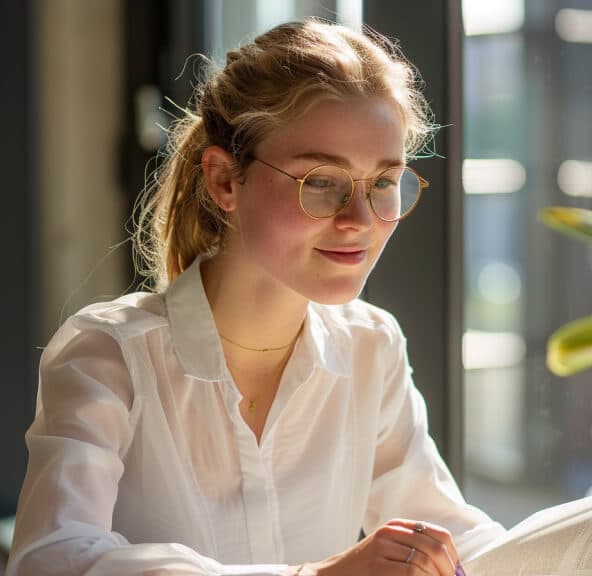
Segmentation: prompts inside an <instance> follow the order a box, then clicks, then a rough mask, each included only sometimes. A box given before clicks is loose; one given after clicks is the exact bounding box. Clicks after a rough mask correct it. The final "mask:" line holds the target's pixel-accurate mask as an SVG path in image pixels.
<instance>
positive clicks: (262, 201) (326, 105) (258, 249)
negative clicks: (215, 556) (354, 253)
mask: <svg viewBox="0 0 592 576" xmlns="http://www.w3.org/2000/svg"><path fill="white" fill-rule="evenodd" d="M404 140H405V132H404V128H403V125H402V122H401V119H400V116H399V114H398V111H397V109H396V107H395V105H394V104H393V103H392V102H389V101H388V100H385V99H380V98H366V99H357V100H349V101H346V102H336V101H329V100H327V101H321V102H319V103H318V104H316V105H315V106H313V107H312V108H310V109H309V111H308V112H307V113H306V114H305V115H304V116H303V117H301V118H299V119H297V120H295V121H293V122H291V123H290V124H288V125H287V126H285V127H283V128H282V129H279V130H277V131H275V132H273V133H272V134H271V135H270V136H269V137H268V138H266V139H265V140H264V141H263V142H262V143H261V144H260V145H259V147H258V149H257V150H256V152H255V153H256V156H257V157H259V158H261V159H262V160H264V161H266V162H269V163H270V164H272V165H274V166H277V167H279V168H281V169H282V170H284V171H286V172H288V173H290V174H293V175H294V176H297V177H302V176H303V175H304V174H305V173H306V172H307V171H308V170H310V169H311V168H313V167H315V166H318V165H319V164H323V163H326V162H321V161H318V160H316V159H311V158H294V156H295V155H298V154H302V153H308V152H320V153H325V154H332V155H338V156H340V157H343V158H344V159H346V160H347V163H348V164H347V165H343V167H346V168H348V169H349V170H350V172H351V174H352V176H353V177H354V178H356V179H357V178H368V177H371V176H374V175H375V174H377V173H378V172H379V171H380V166H379V164H380V162H381V161H383V160H384V159H385V158H387V159H390V158H392V159H398V160H400V161H403V160H404ZM365 190H366V184H357V185H356V193H355V195H354V197H353V198H352V200H351V202H350V204H349V205H348V206H347V208H345V209H344V210H343V211H342V212H340V213H339V214H337V215H336V216H334V217H332V218H327V219H322V220H315V219H313V218H310V217H309V216H307V215H306V214H305V213H304V212H303V211H302V209H301V208H300V205H299V202H298V184H297V183H296V182H294V180H292V179H290V178H289V177H287V176H286V175H284V174H281V173H279V172H277V171H276V170H273V169H272V168H270V167H268V166H265V165H264V164H262V163H260V162H253V163H252V164H251V165H250V166H249V168H248V170H247V173H246V179H245V181H244V183H243V185H242V186H241V187H240V189H239V193H238V195H237V206H236V209H235V210H234V212H232V215H231V216H232V220H233V223H234V225H235V226H236V228H237V231H236V232H235V233H233V234H231V235H230V236H229V239H228V247H229V248H230V252H231V253H233V254H235V255H236V256H238V257H239V258H240V259H241V265H240V267H241V268H243V269H244V267H245V265H247V266H248V267H251V268H252V269H251V271H250V272H249V277H250V279H252V276H251V274H254V275H255V276H258V279H259V281H263V282H264V283H265V282H269V283H271V284H277V285H278V286H282V287H284V288H288V289H290V290H292V291H294V292H296V293H298V294H300V295H301V296H303V297H304V298H306V299H308V300H313V301H316V302H321V303H325V304H338V303H343V302H347V301H349V300H351V299H353V298H355V297H356V296H358V295H359V293H360V291H361V290H362V288H363V286H364V283H365V282H366V278H367V277H368V275H369V274H370V272H371V270H372V268H373V266H374V265H375V263H376V261H377V259H378V257H379V256H380V254H381V252H382V250H383V248H384V246H385V244H386V242H387V241H388V239H389V237H390V235H391V234H392V233H393V231H394V229H395V228H396V223H392V222H384V221H382V220H380V219H379V218H377V217H376V216H375V215H374V213H373V212H372V209H371V208H370V205H369V203H368V201H367V200H366V198H365ZM343 246H356V247H360V248H364V249H366V255H365V257H364V258H363V261H362V262H360V263H359V264H355V265H344V264H342V263H336V262H334V261H331V260H330V259H328V258H327V257H325V256H324V255H323V254H322V253H321V252H319V249H320V250H335V249H339V248H341V247H343Z"/></svg>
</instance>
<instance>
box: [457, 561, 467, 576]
mask: <svg viewBox="0 0 592 576" xmlns="http://www.w3.org/2000/svg"><path fill="white" fill-rule="evenodd" d="M454 576H467V575H466V574H465V571H464V570H463V567H462V566H461V565H460V564H458V565H457V567H456V570H455V571H454Z"/></svg>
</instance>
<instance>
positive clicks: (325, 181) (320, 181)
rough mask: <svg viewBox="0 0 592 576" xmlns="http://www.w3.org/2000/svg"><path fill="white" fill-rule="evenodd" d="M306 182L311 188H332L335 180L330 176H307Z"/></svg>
mask: <svg viewBox="0 0 592 576" xmlns="http://www.w3.org/2000/svg"><path fill="white" fill-rule="evenodd" d="M306 184H307V185H308V186H312V187H313V188H333V187H334V186H335V182H334V181H333V180H331V179H330V178H318V177H317V178H307V180H306Z"/></svg>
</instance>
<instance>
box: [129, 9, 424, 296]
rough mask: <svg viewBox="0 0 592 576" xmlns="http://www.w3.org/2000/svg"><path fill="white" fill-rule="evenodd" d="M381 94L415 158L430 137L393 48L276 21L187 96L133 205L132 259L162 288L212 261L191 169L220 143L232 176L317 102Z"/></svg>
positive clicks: (219, 216)
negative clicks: (391, 104)
mask: <svg viewBox="0 0 592 576" xmlns="http://www.w3.org/2000/svg"><path fill="white" fill-rule="evenodd" d="M360 96H361V97H368V96H383V97H385V98H389V99H393V100H394V101H395V103H396V104H397V105H398V108H399V110H400V113H401V117H402V120H403V122H404V126H405V129H406V146H405V151H406V155H407V157H408V158H409V157H412V156H414V155H415V154H417V153H418V152H419V151H421V150H422V149H423V148H424V146H425V145H426V142H428V141H429V140H430V138H431V136H432V134H433V132H434V130H435V126H434V124H433V123H432V121H431V120H432V119H431V113H430V110H429V107H428V105H427V103H426V101H425V99H424V97H423V95H422V94H421V92H420V80H419V77H418V74H417V72H416V70H415V68H414V67H413V66H412V65H411V64H410V63H409V62H408V61H407V60H406V58H405V57H404V56H403V54H402V53H401V51H400V49H399V47H398V45H397V44H396V43H394V42H392V41H390V40H388V39H387V38H385V37H383V36H381V35H380V34H378V33H377V32H375V31H373V30H371V29H369V28H365V29H364V32H363V33H362V32H356V31H353V30H350V29H348V28H345V27H343V26H339V25H336V24H330V23H325V22H322V21H319V20H317V19H307V20H305V21H304V22H295V23H288V24H282V25H280V26H277V27H275V28H273V29H272V30H270V31H268V32H266V33H264V34H262V35H260V36H258V37H257V38H255V40H254V41H253V42H252V43H249V44H247V45H244V46H242V47H240V48H239V49H237V50H231V51H229V52H228V54H227V57H226V65H225V67H224V68H223V69H221V70H220V69H218V70H215V69H213V70H212V71H211V72H210V74H209V78H208V79H207V80H206V81H204V82H203V83H201V85H200V86H199V87H198V88H197V89H196V93H195V99H194V100H195V104H194V108H195V109H194V110H187V111H186V114H185V117H184V118H182V119H180V120H179V121H177V122H176V124H175V125H174V126H173V127H172V129H171V133H170V138H169V145H168V150H167V156H166V160H165V161H164V162H163V163H162V164H161V166H160V167H159V168H158V169H157V171H156V172H155V180H154V183H153V184H152V185H151V186H147V187H146V189H145V190H144V192H143V194H142V195H141V197H140V199H139V204H138V213H139V217H138V221H137V223H136V230H135V232H134V248H135V252H136V262H137V261H138V257H139V258H140V259H142V260H143V262H144V264H145V267H146V269H145V270H140V272H141V273H143V274H144V275H146V276H147V277H148V278H149V279H150V280H151V281H152V282H153V284H154V285H155V286H156V288H157V289H161V290H162V289H165V288H166V286H167V285H168V284H169V283H170V282H172V280H174V279H175V278H176V277H177V276H178V275H179V274H181V272H183V271H184V270H185V269H186V268H187V267H188V266H189V265H190V264H191V263H192V262H193V260H194V259H195V258H196V257H197V256H199V255H202V256H205V257H208V256H212V255H213V254H215V253H216V252H217V251H218V250H219V249H220V247H221V246H222V244H223V242H224V236H225V231H226V228H227V222H226V220H225V215H224V212H223V211H222V210H221V209H220V208H219V207H218V206H217V205H216V204H215V203H214V202H213V200H212V199H211V198H210V195H209V194H208V191H207V189H206V185H205V181H204V177H203V174H202V170H201V160H202V155H203V152H204V150H205V149H206V148H207V147H209V146H213V145H215V146H220V147H222V148H223V149H225V150H227V151H228V152H230V153H231V154H232V155H233V157H234V160H235V163H236V165H235V168H236V173H237V174H242V173H244V170H245V169H246V168H247V167H248V165H249V163H250V162H251V161H252V157H251V154H252V152H253V150H254V148H255V147H256V145H257V144H258V143H259V142H261V141H262V140H264V139H265V137H266V136H267V135H268V134H269V133H270V132H271V131H272V130H274V128H276V127H278V126H283V125H285V124H286V123H288V122H290V121H292V120H294V119H295V118H297V117H298V116H299V115H301V114H303V113H304V112H305V111H306V109H307V108H308V107H310V106H311V105H312V104H314V103H315V102H318V101H319V99H327V98H333V99H339V100H345V99H347V98H352V97H360Z"/></svg>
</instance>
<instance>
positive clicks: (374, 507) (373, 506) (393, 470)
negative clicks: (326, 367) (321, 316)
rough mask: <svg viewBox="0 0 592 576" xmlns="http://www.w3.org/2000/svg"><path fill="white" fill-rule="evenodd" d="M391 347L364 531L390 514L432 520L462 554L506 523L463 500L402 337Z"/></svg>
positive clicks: (499, 531) (492, 536) (488, 539)
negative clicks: (433, 434)
mask: <svg viewBox="0 0 592 576" xmlns="http://www.w3.org/2000/svg"><path fill="white" fill-rule="evenodd" d="M399 334H400V332H399ZM393 347H394V350H395V352H394V359H393V364H392V367H391V369H390V373H388V374H387V378H386V380H385V382H384V388H383V395H382V402H381V407H380V426H379V432H378V438H377V445H376V451H375V461H374V470H373V477H372V485H371V489H370V496H369V501H368V507H367V513H366V518H365V522H364V531H365V532H366V533H367V534H368V533H370V532H372V531H373V530H375V529H376V528H378V527H379V526H381V525H382V524H384V523H386V522H388V521H389V520H391V519H393V518H395V517H398V518H408V519H412V520H422V521H425V522H432V523H435V524H438V525H440V526H443V527H445V528H447V529H448V530H450V532H451V533H452V536H453V540H454V542H455V545H456V547H457V549H458V552H459V556H460V558H461V560H462V559H463V558H465V557H466V556H467V555H468V554H471V553H473V552H475V551H476V550H478V549H479V548H481V547H483V546H485V545H487V544H488V543H490V542H491V541H492V540H494V539H495V538H497V537H499V536H501V535H503V534H504V533H505V529H504V528H503V526H501V525H500V524H498V523H497V522H494V521H493V520H492V519H491V518H489V516H487V514H485V513H484V512H483V511H481V510H479V509H478V508H476V507H474V506H470V505H469V504H467V503H466V502H465V500H464V498H463V496H462V494H461V492H460V490H459V488H458V486H457V484H456V482H455V480H454V478H453V477H452V474H451V473H450V471H449V470H448V468H447V466H446V464H445V463H444V461H443V460H442V458H441V456H440V454H439V453H438V450H437V448H436V445H435V444H434V441H433V440H432V438H431V437H430V436H429V434H428V424H427V414H426V406H425V402H424V399H423V397H422V395H421V394H420V392H419V391H418V390H417V388H416V387H415V385H414V384H413V380H412V376H411V368H410V366H409V362H408V358H407V353H406V346H405V340H404V338H403V337H402V336H400V338H398V340H395V342H394V343H393Z"/></svg>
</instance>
